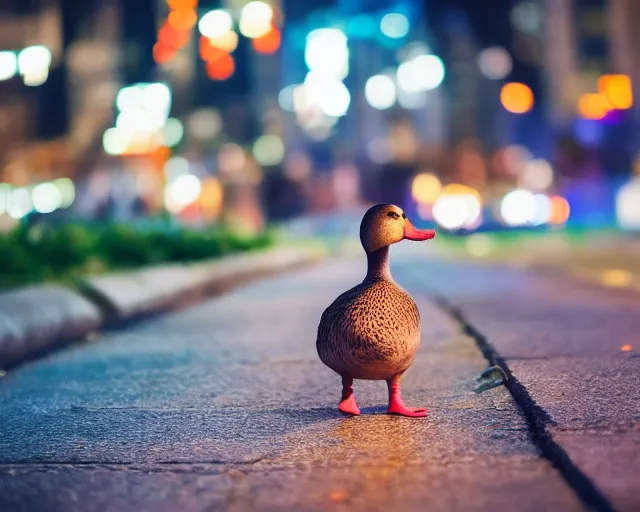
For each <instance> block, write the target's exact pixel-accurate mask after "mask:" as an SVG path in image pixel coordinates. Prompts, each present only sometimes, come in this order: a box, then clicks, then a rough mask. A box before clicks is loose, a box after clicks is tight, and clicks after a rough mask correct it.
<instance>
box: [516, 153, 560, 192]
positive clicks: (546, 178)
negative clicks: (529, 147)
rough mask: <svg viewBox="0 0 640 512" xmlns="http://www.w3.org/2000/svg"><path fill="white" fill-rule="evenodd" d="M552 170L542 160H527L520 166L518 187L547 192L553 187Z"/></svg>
mask: <svg viewBox="0 0 640 512" xmlns="http://www.w3.org/2000/svg"><path fill="white" fill-rule="evenodd" d="M553 174H554V173H553V168H552V167H551V164H550V163H549V162H548V161H547V160H544V159H542V158H538V159H534V160H529V161H528V162H526V163H525V164H524V165H523V166H522V170H521V171H520V176H519V177H518V178H519V179H518V181H519V185H520V186H521V187H522V188H526V189H529V190H532V191H543V190H547V189H548V188H549V187H551V185H553Z"/></svg>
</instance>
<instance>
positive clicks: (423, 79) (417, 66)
mask: <svg viewBox="0 0 640 512" xmlns="http://www.w3.org/2000/svg"><path fill="white" fill-rule="evenodd" d="M444 77H445V67H444V64H443V62H442V59H440V57H438V56H436V55H418V56H417V57H415V58H413V59H411V60H409V61H407V62H403V63H402V64H400V66H398V73H397V79H398V87H400V88H401V89H404V90H405V91H408V92H420V91H430V90H432V89H435V88H437V87H438V86H439V85H440V84H441V83H442V81H443V80H444Z"/></svg>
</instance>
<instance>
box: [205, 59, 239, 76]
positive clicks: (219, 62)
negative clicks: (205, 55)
mask: <svg viewBox="0 0 640 512" xmlns="http://www.w3.org/2000/svg"><path fill="white" fill-rule="evenodd" d="M206 66H207V76H208V77H209V78H211V80H219V81H221V80H227V79H228V78H230V77H231V76H232V75H233V72H234V71H235V68H236V64H235V61H234V60H233V57H232V56H231V55H229V54H228V53H221V54H220V55H218V56H217V57H216V58H214V59H212V60H210V61H208V62H207V65H206Z"/></svg>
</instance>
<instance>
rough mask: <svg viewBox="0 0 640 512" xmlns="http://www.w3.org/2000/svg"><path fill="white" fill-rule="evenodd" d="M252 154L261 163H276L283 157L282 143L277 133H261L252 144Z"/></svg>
mask: <svg viewBox="0 0 640 512" xmlns="http://www.w3.org/2000/svg"><path fill="white" fill-rule="evenodd" d="M253 156H254V158H255V159H256V160H257V161H258V163H259V164H261V165H267V166H269V165H278V164H279V163H280V162H282V160H283V158H284V143H283V142H282V138H281V137H279V136H278V135H263V136H262V137H259V138H258V139H257V140H256V141H255V143H254V144H253Z"/></svg>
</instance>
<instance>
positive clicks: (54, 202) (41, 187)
mask: <svg viewBox="0 0 640 512" xmlns="http://www.w3.org/2000/svg"><path fill="white" fill-rule="evenodd" d="M31 200H32V202H33V209H34V210H35V211H37V212H38V213H51V212H53V211H55V210H57V209H58V208H60V206H61V205H62V194H61V193H60V190H59V189H58V187H56V185H55V184H54V183H52V182H47V183H40V184H38V185H36V186H35V187H33V190H32V191H31Z"/></svg>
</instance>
